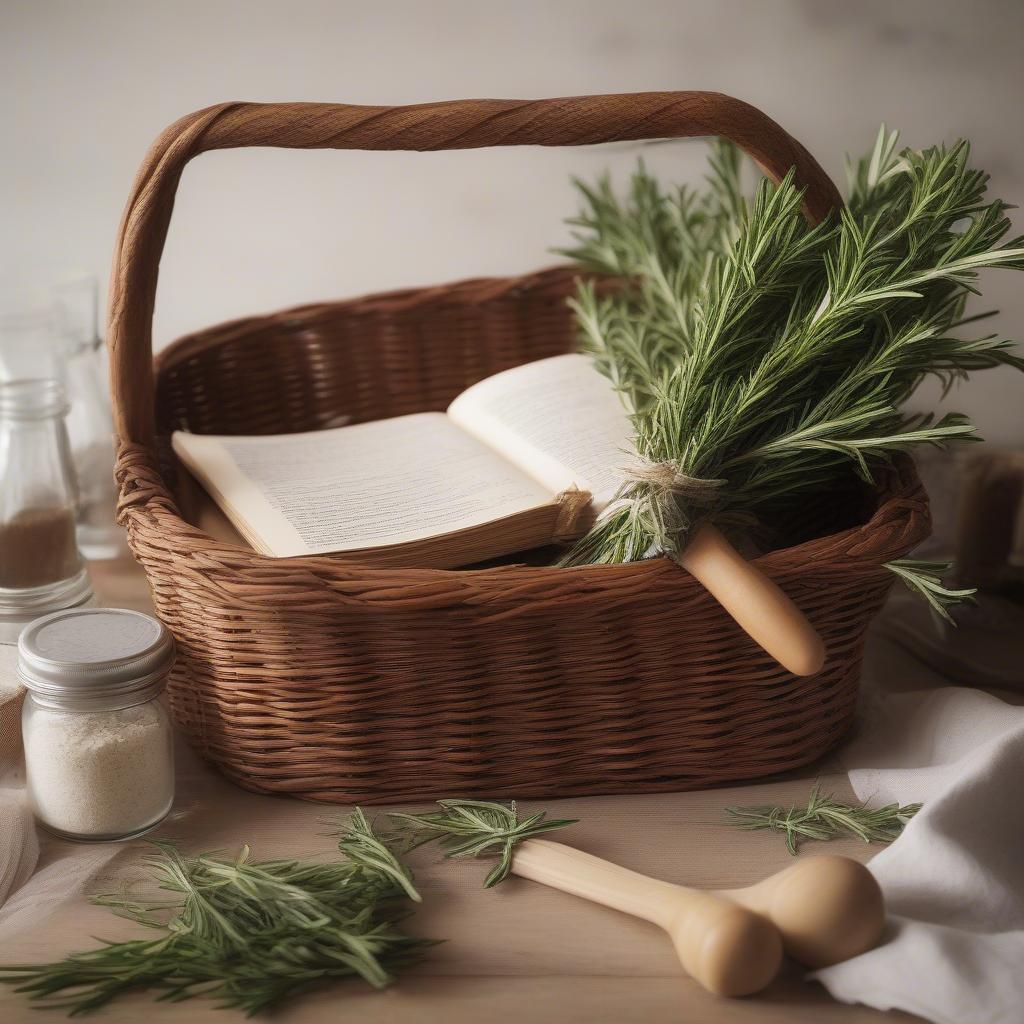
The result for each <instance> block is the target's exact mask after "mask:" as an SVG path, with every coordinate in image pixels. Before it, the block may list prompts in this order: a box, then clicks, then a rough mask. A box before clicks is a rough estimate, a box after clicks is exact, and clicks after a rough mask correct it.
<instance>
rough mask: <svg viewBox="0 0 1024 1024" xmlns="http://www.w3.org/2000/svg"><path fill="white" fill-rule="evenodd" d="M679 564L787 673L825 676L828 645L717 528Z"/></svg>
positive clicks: (700, 531)
mask: <svg viewBox="0 0 1024 1024" xmlns="http://www.w3.org/2000/svg"><path fill="white" fill-rule="evenodd" d="M678 560H679V564H680V565H681V566H682V567H683V568H684V569H686V570H687V572H689V573H690V574H691V575H693V576H694V577H696V578H697V579H698V580H700V582H701V583H703V584H704V586H705V587H706V588H707V590H708V591H709V592H710V593H712V594H714V596H715V597H716V598H717V599H718V603H719V604H721V606H722V607H723V608H724V609H725V610H726V611H727V612H728V613H729V614H730V615H731V616H732V617H733V618H734V619H735V620H736V622H737V623H738V624H739V625H740V626H741V627H742V629H743V630H744V631H745V632H746V633H747V634H748V636H749V637H750V638H751V640H753V641H754V642H755V643H756V644H758V645H759V646H760V647H761V648H762V649H763V650H765V651H767V652H768V654H770V655H771V656H772V657H773V658H774V659H775V660H776V661H777V662H778V663H779V664H780V665H781V666H782V667H783V668H785V669H787V670H788V671H790V672H792V673H793V674H794V675H798V676H812V675H814V674H815V673H816V672H820V671H821V667H822V665H823V664H824V663H825V645H824V643H822V639H821V637H820V636H819V635H818V632H817V630H815V628H814V627H813V626H812V625H811V624H810V622H808V621H807V618H806V616H805V615H804V613H803V612H801V611H800V609H799V608H797V606H796V605H795V604H793V602H792V601H791V600H790V599H789V598H788V597H787V596H786V595H785V594H784V593H783V592H782V591H781V590H780V589H779V588H778V587H777V586H776V585H775V584H774V583H773V582H772V581H771V580H770V579H768V577H767V576H765V575H764V573H762V572H761V570H760V569H758V568H757V567H756V566H754V565H753V564H752V563H750V562H748V561H747V560H746V559H745V558H744V557H743V556H742V555H741V554H740V553H739V552H738V551H737V550H736V549H735V548H734V547H733V546H732V545H731V544H730V543H729V542H728V541H727V540H726V539H725V537H723V536H722V534H721V533H720V532H719V531H718V530H717V529H716V528H715V527H714V526H712V525H711V524H710V523H703V524H702V525H701V526H699V527H697V529H696V530H695V531H694V534H693V536H692V537H691V538H690V541H689V543H688V544H687V545H686V548H685V549H684V550H683V552H682V554H681V555H680V556H679V559H678Z"/></svg>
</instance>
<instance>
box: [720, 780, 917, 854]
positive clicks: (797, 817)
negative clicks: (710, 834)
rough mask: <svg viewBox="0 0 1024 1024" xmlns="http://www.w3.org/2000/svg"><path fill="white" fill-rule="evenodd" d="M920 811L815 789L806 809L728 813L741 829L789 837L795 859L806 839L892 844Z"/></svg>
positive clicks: (766, 808) (767, 808) (746, 809)
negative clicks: (875, 804)
mask: <svg viewBox="0 0 1024 1024" xmlns="http://www.w3.org/2000/svg"><path fill="white" fill-rule="evenodd" d="M920 809H921V805H920V804H906V805H904V806H902V807H901V806H900V805H899V804H886V805H885V806H884V807H868V806H867V805H865V804H846V803H842V802H841V801H839V800H836V799H835V797H833V796H831V795H830V794H827V793H823V792H822V791H821V787H820V786H815V787H814V789H813V790H811V795H810V798H809V799H808V801H807V806H806V807H795V806H794V807H779V806H777V805H766V806H762V807H727V808H726V809H725V810H726V813H727V814H728V815H729V816H730V817H731V818H732V819H733V824H734V825H736V826H737V827H738V828H742V829H747V830H748V831H758V830H760V829H768V830H769V831H771V832H780V833H781V834H782V835H784V836H785V837H786V849H787V850H789V852H790V853H791V854H792V855H793V856H794V857H795V856H796V853H797V849H798V847H799V845H800V843H801V842H802V841H803V840H805V839H817V840H821V841H825V840H829V839H838V838H840V837H841V836H856V838H858V839H860V840H862V841H863V842H865V843H891V842H892V841H893V840H894V839H896V838H898V837H899V835H900V833H901V832H902V831H903V829H904V826H905V825H906V824H907V822H908V821H910V819H911V818H912V817H913V816H914V815H915V814H917V812H918V811H919V810H920Z"/></svg>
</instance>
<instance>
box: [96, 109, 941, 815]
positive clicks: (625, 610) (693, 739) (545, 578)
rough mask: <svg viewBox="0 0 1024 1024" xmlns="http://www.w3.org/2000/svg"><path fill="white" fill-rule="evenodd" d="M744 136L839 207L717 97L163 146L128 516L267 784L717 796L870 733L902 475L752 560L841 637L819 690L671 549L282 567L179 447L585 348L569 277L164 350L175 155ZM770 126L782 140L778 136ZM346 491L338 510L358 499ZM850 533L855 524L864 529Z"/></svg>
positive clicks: (118, 301)
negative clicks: (161, 300)
mask: <svg viewBox="0 0 1024 1024" xmlns="http://www.w3.org/2000/svg"><path fill="white" fill-rule="evenodd" d="M702 134H724V135H728V136H729V137H733V138H735V139H736V141H737V142H739V143H740V144H741V145H743V146H744V148H746V149H747V150H748V151H750V152H753V153H754V155H755V156H756V157H757V158H758V159H759V161H760V162H761V163H762V165H763V166H765V168H766V169H767V170H768V172H769V173H771V174H772V175H773V176H775V177H778V176H779V175H780V174H782V173H784V172H785V170H786V169H787V168H788V167H789V166H790V165H791V164H796V166H797V169H798V172H799V173H800V176H801V180H803V181H804V183H805V184H807V186H808V191H807V193H806V196H807V199H806V203H805V206H806V209H807V212H808V216H809V217H812V218H813V217H816V216H822V215H824V213H825V212H827V210H828V209H830V208H831V206H832V205H834V203H835V196H834V188H831V183H829V182H828V181H827V178H825V177H824V174H823V172H821V170H820V168H818V167H817V165H816V164H814V162H813V160H811V158H810V157H808V156H807V155H806V152H805V151H804V150H803V149H802V148H801V147H799V146H798V145H797V144H796V143H795V142H793V140H791V139H790V138H789V136H786V135H785V133H784V132H782V129H780V128H779V127H778V126H777V125H775V124H774V122H771V121H770V120H769V119H768V118H766V117H765V116H764V115H763V114H760V113H759V112H758V111H756V110H754V108H751V107H748V106H747V105H746V104H741V103H739V101H735V100H730V99H729V98H728V97H719V96H716V95H714V94H704V93H674V94H642V95H639V96H628V97H583V98H576V99H571V100H548V101H530V102H526V103H513V102H512V101H470V102H467V103H456V104H435V105H427V106H425V107H411V108H358V107H342V106H328V105H301V104H289V105H270V106H260V105H254V104H228V105H224V106H221V107H217V108H211V110H208V111H201V112H199V113H198V114H195V115H190V116H189V117H188V118H185V119H183V120H182V121H180V122H178V123H177V124H176V125H173V126H172V127H171V128H170V129H168V131H167V132H165V133H164V135H163V136H161V138H160V139H158V141H157V143H156V144H155V145H154V148H153V150H152V151H151V153H150V156H149V157H148V158H147V161H146V163H145V164H144V165H143V168H142V171H140V175H139V179H138V180H137V182H136V188H135V191H134V193H133V195H132V198H131V200H130V201H129V206H128V210H127V211H126V214H125V220H124V222H123V223H122V232H121V238H120V241H119V245H118V251H117V255H116V257H115V270H114V280H113V288H112V296H111V322H110V339H111V347H112V364H113V386H114V397H115V415H116V420H117V431H118V435H119V441H120V447H119V456H118V466H117V475H118V480H119V484H120V489H121V501H120V513H119V514H120V520H121V522H122V523H123V525H124V526H125V527H126V529H127V532H128V538H129V542H130V544H131V547H132V550H133V552H134V553H135V556H136V557H137V558H138V560H139V561H140V562H141V564H142V566H143V567H144V569H145V571H146V574H147V576H148V578H149V581H150V584H151V587H152V591H153V597H154V602H155V605H156V608H157V612H158V614H159V615H160V617H161V618H162V619H163V621H164V622H165V623H166V624H167V626H168V627H169V628H170V629H171V631H172V632H173V634H174V636H175V638H176V640H177V643H178V652H179V653H178V661H177V665H176V668H175V670H174V672H173V675H172V679H171V683H170V688H169V689H170V697H171V705H172V710H173V713H174V715H175V718H176V720H177V721H178V723H179V725H180V726H181V727H182V728H183V729H184V730H185V732H186V733H187V734H188V736H189V738H190V740H191V741H192V742H193V743H194V744H195V746H196V747H197V748H198V749H199V751H200V752H201V753H202V755H203V756H204V757H205V758H207V759H208V760H209V761H210V762H212V763H213V764H215V765H217V766H218V767H219V768H220V769H221V770H222V771H223V772H224V773H225V774H226V775H227V776H228V777H230V778H232V779H234V780H235V781H237V782H238V783H239V784H240V785H242V786H245V787H246V788H249V789H254V790H257V791H262V792H270V793H288V794H292V795H295V796H301V797H305V798H309V799H315V800H323V801H329V802H355V801H359V802H364V803H386V802H394V801H400V800H409V799H413V798H428V797H436V796H444V795H448V796H452V795H471V794H475V795H489V796H494V797H508V796H511V797H531V796H547V795H560V796H567V795H572V794H586V793H614V792H650V791H656V790H681V789H687V788H699V787H704V786H709V785H713V784H716V783H722V782H727V781H729V780H737V779H745V778H753V777H758V776H763V775H768V774H771V773H775V772H779V771H783V770H786V769H789V768H793V767H796V766H798V765H801V764H806V763H808V762H810V761H813V760H815V759H816V758H818V757H820V756H821V755H822V754H823V753H825V752H826V751H827V750H828V749H829V748H830V747H832V746H833V745H834V744H835V743H836V741H837V740H838V739H839V738H841V736H842V735H843V734H844V732H845V731H846V730H847V729H848V727H849V724H850V721H851V716H852V713H853V707H854V703H855V700H856V693H857V682H858V675H859V669H860V663H861V656H862V652H863V646H864V638H865V631H866V629H867V626H868V623H869V622H870V620H871V618H872V617H873V616H874V614H875V613H876V612H877V610H878V609H879V607H880V605H881V603H882V601H883V600H884V598H885V595H886V593H887V591H888V589H889V587H890V585H891V582H892V574H891V573H890V572H889V571H888V570H886V569H885V568H884V563H885V562H886V561H889V560H891V559H893V558H898V557H900V556H902V555H904V554H905V553H906V552H907V551H909V550H910V549H911V548H912V547H914V546H915V545H916V544H917V543H919V542H920V541H921V540H922V539H923V538H924V537H925V536H926V535H927V533H928V529H929V518H928V510H927V500H926V498H925V495H924V493H923V491H922V488H921V486H920V483H919V482H918V479H917V476H916V474H915V473H914V470H913V466H912V464H911V463H910V462H909V461H906V462H901V463H900V464H898V465H897V466H895V467H894V468H893V469H892V470H891V471H890V472H888V473H887V474H886V475H885V477H884V479H883V480H882V481H881V483H880V486H879V488H878V490H877V491H876V493H874V494H873V495H868V496H866V497H863V498H851V494H853V492H850V494H847V493H846V492H844V493H843V494H837V495H831V496H830V495H824V496H822V498H821V499H820V500H818V501H816V502H809V503H808V505H807V507H806V509H805V510H804V513H803V516H802V518H801V521H800V522H794V523H793V524H791V525H792V529H791V533H792V535H793V537H794V538H797V539H798V540H800V542H799V543H794V544H793V545H792V546H790V547H787V548H785V549H783V550H778V551H774V552H772V553H770V554H767V555H765V556H763V557H762V558H760V559H759V560H758V565H759V566H760V567H761V568H762V569H763V570H764V572H765V573H766V574H767V575H768V576H769V577H770V578H772V579H773V580H775V581H776V582H777V583H778V584H779V585H780V586H781V587H782V589H783V590H784V591H786V593H787V594H789V595H790V596H791V597H792V598H793V600H794V601H795V602H796V604H797V605H798V606H799V607H800V608H801V609H802V610H803V611H804V612H805V613H806V614H807V616H808V617H809V619H810V620H811V622H812V623H813V624H814V626H815V627H816V628H817V629H818V630H819V631H820V633H821V635H822V637H823V638H824V640H825V642H826V646H827V651H828V656H827V660H826V664H825V668H824V670H823V671H822V672H821V673H819V674H818V675H817V676H813V677H808V678H798V677H796V676H793V675H790V674H789V673H787V672H786V671H785V670H784V669H782V668H780V667H779V666H778V665H777V664H776V663H775V662H774V661H773V660H772V659H771V658H769V657H768V656H767V655H765V654H764V653H763V652H762V651H761V650H760V649H759V648H758V647H757V646H756V645H755V644H754V643H753V642H752V641H751V640H750V639H749V638H748V637H746V635H745V634H743V633H742V632H741V631H740V629H739V628H738V627H737V626H736V625H735V623H734V622H733V621H732V619H730V618H729V617H728V615H727V614H726V613H725V612H723V611H722V609H721V608H720V607H719V606H718V604H717V603H716V602H715V601H714V600H713V599H712V598H711V597H710V596H709V595H708V594H707V593H706V592H705V591H704V590H703V588H702V587H701V586H700V585H699V584H697V583H696V581H694V580H693V579H692V578H691V577H689V576H688V575H687V574H686V573H684V572H683V571H682V570H680V569H679V568H678V567H677V566H676V565H675V564H674V563H672V562H670V561H668V560H667V559H654V560H651V561H646V562H641V563H634V564H630V565H622V566H587V567H580V568H572V569H560V568H552V567H546V566H541V567H535V566H526V565H499V566H496V567H493V568H483V569H475V570H469V571H439V570H431V569H379V568H371V567H366V566H360V565H355V564H352V563H350V562H345V561H341V560H339V559H334V558H331V557H303V558H290V559H273V558H268V557H264V556H262V555H259V554H256V553H254V552H252V551H250V550H248V549H247V548H242V547H238V546H234V545H231V544H226V543H223V542H220V541H217V540H214V539H213V538H212V537H210V536H208V535H207V534H205V533H203V532H202V531H201V530H199V529H198V528H196V527H195V526H192V525H190V523H189V522H187V521H186V520H185V518H183V516H182V514H181V511H180V510H181V507H182V504H181V502H180V493H179V491H180V488H178V487H177V485H176V481H177V480H178V479H179V477H178V470H177V467H176V466H175V464H174V462H173V457H172V456H171V455H170V453H169V449H168V446H167V443H166V442H167V437H168V435H169V433H170V431H172V430H174V429H177V428H179V427H183V426H187V427H188V429H191V430H193V431H196V432H201V433H228V434H230V433H278V432H288V431H300V430H314V429H318V428H322V427H325V426H330V425H333V424H336V423H337V422H338V421H339V418H341V417H351V418H352V419H353V420H355V421H362V420H369V419H377V418H382V417H387V416H396V415H402V414H405V413H412V412H420V411H424V410H434V409H443V408H444V407H445V406H446V405H447V403H448V402H450V401H451V400H452V399H453V398H454V397H455V396H456V395H457V394H459V393H460V392H461V391H462V390H464V389H465V388H466V387H467V386H469V385H470V384H472V383H474V382H475V381H477V380H480V379H482V378H483V377H486V376H489V375H490V374H493V373H496V372H498V371H499V370H502V369H506V368H508V367H511V366H515V365H518V364H521V363H523V362H527V361H529V360H533V359H539V358H543V357H545V356H550V355H557V354H560V353H563V352H566V351H570V350H572V348H573V347H574V345H575V327H574V324H573V320H572V317H571V314H570V312H569V310H568V309H567V307H566V304H565V299H566V297H567V295H568V294H570V292H571V291H572V288H573V282H572V276H573V275H572V273H571V272H570V271H568V270H565V269H558V268H556V269H553V270H548V271H542V272H539V273H536V274H531V275H528V276H525V277H518V278H503V279H486V280H473V281H464V282H459V283H456V284H451V285H445V286H441V287H436V288H428V289H414V290H407V291H402V292H393V293H389V294H386V295H378V296H370V297H367V298H361V299H356V300H350V301H345V302H336V303H325V304H320V305H315V306H307V307H303V308H301V309H295V310H289V311H286V312H283V313H277V314H273V315H269V316H261V317H254V318H250V319H247V320H242V321H237V322H234V323H230V324H225V325H221V326H218V327H215V328H212V329H210V330H207V331H203V332H201V333H199V334H195V335H191V336H189V337H188V338H184V339H182V340H180V341H179V342H177V343H175V344H174V345H172V346H171V347H169V348H168V349H166V350H165V351H164V352H163V353H162V354H161V356H160V357H159V358H158V359H157V360H156V372H155V374H154V364H153V361H152V357H151V348H150V334H149V331H150V322H151V316H152V307H153V296H154V294H155V287H156V267H157V263H158V260H159V254H160V250H161V248H162V245H163V239H164V236H165V233H166V230H167V224H168V221H169V218H170V208H171V205H172V203H173V196H174V188H175V186H176V183H177V180H178V177H179V176H180V173H181V169H182V168H183V167H184V165H185V163H186V162H187V161H188V159H190V158H191V157H192V156H194V155H196V154H197V153H199V152H202V151H203V150H204V149H210V148H224V147H226V146H229V145H270V144H276V145H288V146H298V147H306V148H308V147H311V146H316V145H319V146H333V147H335V148H344V147H361V148H415V149H426V148H453V147H456V146H468V145H497V144H514V143H517V142H533V143H537V144H579V143H582V142H593V141H601V140H602V139H610V138H641V137H645V136H647V135H652V136H663V135H702ZM766 140H767V141H766ZM341 498H342V500H343V496H341ZM840 527H842V528H840Z"/></svg>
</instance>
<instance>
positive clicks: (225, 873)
mask: <svg viewBox="0 0 1024 1024" xmlns="http://www.w3.org/2000/svg"><path fill="white" fill-rule="evenodd" d="M158 845H159V847H160V852H159V853H158V854H157V855H155V856H152V857H149V858H147V859H146V861H145V864H146V866H147V867H148V868H149V870H150V872H151V873H152V875H153V876H155V878H156V879H157V880H158V881H159V883H160V888H161V889H164V890H166V891H168V892H172V893H174V894H176V895H175V897H174V898H173V899H171V900H132V899H130V898H128V897H127V896H126V895H116V896H100V897H95V898H94V900H93V902H95V903H99V904H101V905H104V906H109V907H112V908H113V909H114V910H115V912H116V913H118V914H119V915H120V916H124V917H128V918H130V919H132V920H134V921H137V922H139V923H140V924H143V925H146V926H147V927H149V928H153V929H155V930H157V931H159V932H160V936H159V937H158V938H155V939H149V940H146V939H140V940H134V941H129V942H115V943H106V944H105V945H103V946H101V947H100V948H99V949H95V950H92V951H90V952H87V953H77V954H74V955H72V956H69V957H67V958H66V959H64V960H61V961H58V962H57V963H53V964H42V965H11V966H3V967H0V981H4V982H7V983H10V984H14V985H15V986H16V987H17V990H18V991H20V992H24V993H26V994H27V995H28V996H29V997H31V998H32V999H33V1000H37V1001H40V1003H41V1004H42V1005H43V1006H45V1007H48V1008H56V1009H62V1010H66V1011H68V1012H69V1013H70V1014H71V1015H76V1014H82V1013H87V1012H89V1011H91V1010H95V1009H97V1008H99V1007H101V1006H104V1005H105V1004H106V1003H108V1002H110V1000H112V999H114V998H116V997H117V996H119V995H122V994H123V993H125V992H128V991H130V990H137V989H149V990H154V991H156V992H158V993H159V994H158V996H157V998H158V999H160V1000H165V1001H169V1002H179V1001H181V1000H185V999H189V998H192V997H197V996H203V997H206V998H209V999H214V1000H216V1001H217V1003H218V1005H220V1006H224V1007H233V1008H236V1009H240V1010H243V1011H244V1012H245V1013H246V1014H254V1013H257V1012H258V1011H261V1010H264V1009H266V1008H268V1007H271V1006H274V1005H277V1004H279V1003H281V1002H282V1001H283V1000H285V999H287V998H288V997H290V996H293V995H295V994H297V993H299V992H302V991H304V990H305V989H307V988H309V987H311V986H313V985H315V984H319V983H322V982H325V981H330V980H336V979H341V978H348V977H353V976H355V977H360V978H362V979H363V980H364V981H366V982H368V983H369V984H370V985H373V986H374V987H376V988H382V987H384V986H385V985H387V984H388V983H389V982H390V981H391V980H392V979H393V977H394V974H395V972H396V971H398V970H400V969H401V968H403V967H405V966H406V965H408V964H410V963H412V962H414V961H415V960H416V959H417V958H418V957H419V956H420V954H421V953H422V952H423V950H424V949H425V948H426V947H427V946H429V945H432V942H431V940H428V939H421V938H416V937H413V936H409V935H406V934H405V933H404V932H403V931H402V930H401V929H400V927H399V926H400V923H401V921H402V919H403V918H405V917H406V916H408V914H409V912H410V908H409V903H410V901H414V902H419V900H420V896H419V894H418V893H417V892H416V890H415V888H414V887H413V884H412V879H411V876H410V875H409V873H408V870H407V869H406V868H405V866H404V865H403V864H402V863H401V862H400V861H399V860H398V858H397V857H395V856H394V854H392V853H391V852H390V851H389V849H388V847H387V846H386V845H385V844H384V843H383V842H382V841H381V840H380V839H379V838H378V836H376V835H375V834H374V831H373V829H372V828H371V827H370V824H369V823H368V822H367V820H366V818H365V817H364V815H363V814H362V812H361V811H359V810H358V809H357V810H356V811H355V813H354V814H353V816H352V818H351V820H350V822H349V824H348V825H347V826H346V827H345V829H344V832H343V835H342V838H341V840H340V842H339V847H340V849H341V850H342V852H343V853H345V854H346V858H345V859H344V860H341V861H332V862H328V863H314V862H304V861H295V860H274V861H259V862H254V861H251V860H250V859H249V848H248V847H243V848H242V850H241V852H240V853H239V855H238V856H237V857H236V858H234V859H233V860H225V859H222V858H219V857H213V856H210V855H203V856H199V857H186V856H184V855H183V854H181V853H180V852H179V851H178V850H177V849H175V848H174V847H173V846H170V845H166V844H158Z"/></svg>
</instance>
